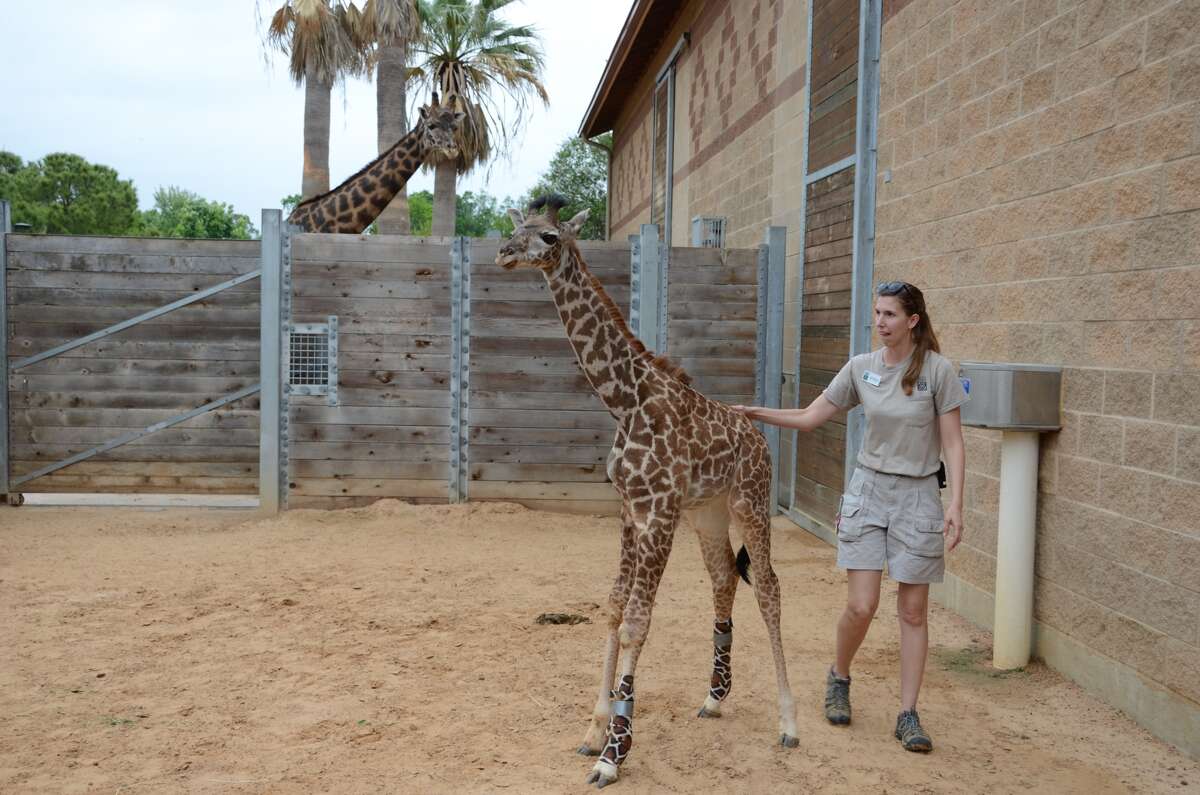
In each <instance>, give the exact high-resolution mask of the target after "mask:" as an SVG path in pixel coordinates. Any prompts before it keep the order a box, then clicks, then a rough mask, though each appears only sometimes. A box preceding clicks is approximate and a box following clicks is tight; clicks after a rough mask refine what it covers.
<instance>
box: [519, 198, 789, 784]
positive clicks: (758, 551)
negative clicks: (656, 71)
mask: <svg viewBox="0 0 1200 795" xmlns="http://www.w3.org/2000/svg"><path fill="white" fill-rule="evenodd" d="M562 203H563V202H562V201H561V200H560V199H555V198H552V199H550V200H547V201H543V202H540V203H535V205H533V206H532V208H534V209H542V208H544V210H545V211H544V212H540V213H531V214H530V215H529V216H528V217H527V216H525V215H524V214H523V213H521V212H520V211H518V210H510V211H509V213H510V215H511V216H512V218H513V223H514V226H515V231H514V232H513V236H512V238H511V239H510V240H508V241H507V242H506V243H505V244H504V245H502V246H501V248H500V251H499V253H498V254H497V257H496V262H497V264H499V265H500V266H502V267H504V268H506V269H512V268H516V267H529V268H536V269H538V270H540V271H541V272H542V274H543V276H544V277H545V279H546V281H547V285H548V287H549V290H550V294H551V296H552V297H553V299H554V303H555V305H556V306H557V308H558V315H559V318H560V320H561V321H562V323H563V327H564V329H565V330H566V334H567V338H568V340H569V341H570V343H571V346H572V348H573V349H574V351H575V355H576V358H577V360H578V362H579V365H580V367H581V369H582V370H583V373H584V375H585V376H586V378H587V380H588V382H589V383H590V384H591V386H592V388H593V389H594V390H595V392H596V395H597V396H598V397H599V398H600V400H602V401H603V402H604V405H605V407H606V408H607V409H608V411H609V413H610V414H612V416H613V418H614V419H615V420H616V423H617V432H616V438H615V439H614V441H613V447H612V450H611V452H610V453H609V456H608V466H607V469H608V476H609V478H610V480H611V481H612V483H613V487H614V488H615V489H616V491H617V493H618V494H619V495H620V497H621V503H622V508H621V514H622V527H621V555H620V564H619V569H618V574H617V578H616V581H615V582H614V584H613V588H612V591H611V593H610V594H609V602H608V612H609V627H608V629H609V631H608V637H607V641H606V649H605V655H604V666H603V672H602V674H601V682H600V690H599V694H598V698H597V702H596V707H595V709H594V711H593V715H592V722H591V725H590V726H589V728H588V732H587V735H586V737H585V739H584V743H583V746H582V747H581V748H580V752H581V753H585V754H589V755H597V754H599V755H600V759H599V760H597V762H596V763H595V766H594V767H593V769H592V772H591V774H590V776H589V778H588V780H589V782H592V783H595V784H596V785H597V786H601V787H603V786H605V785H607V784H610V783H612V782H613V781H615V780H616V779H617V777H618V773H619V766H620V763H621V761H623V760H624V758H625V756H626V754H627V753H628V752H629V749H630V748H631V747H632V744H633V727H632V723H633V721H632V706H628V711H629V714H628V715H627V716H626V715H616V714H615V713H614V712H613V708H612V701H613V697H614V693H613V691H612V687H613V684H614V681H616V676H617V663H618V657H619V658H620V677H621V678H620V683H621V686H620V692H621V695H620V696H619V697H618V699H619V700H621V701H627V700H628V701H631V700H632V698H633V683H634V672H635V669H636V667H637V659H638V656H639V655H640V653H641V649H642V646H643V644H644V642H645V639H646V636H647V633H648V632H649V629H650V618H651V613H652V610H653V607H654V598H655V594H656V592H657V590H658V585H659V582H660V580H661V578H662V573H663V570H664V569H665V567H666V564H667V558H668V556H669V555H670V553H671V545H672V543H673V542H674V539H675V528H676V527H677V526H678V524H679V523H680V522H681V521H686V522H688V523H690V524H691V525H692V526H693V527H694V528H695V530H696V532H697V536H698V538H699V540H700V545H701V551H702V553H703V557H704V562H705V565H706V567H707V568H708V572H709V576H710V578H711V580H712V588H713V610H714V621H715V622H716V623H715V624H714V626H716V627H717V628H718V631H719V632H720V633H723V632H724V629H722V628H723V627H726V626H727V627H728V630H729V632H730V633H732V623H731V614H732V610H733V599H734V594H735V592H736V589H737V568H736V565H735V559H734V554H733V549H732V547H731V545H730V540H729V524H730V521H731V519H732V520H733V521H735V522H737V524H738V525H739V527H740V529H741V531H742V539H743V541H744V544H745V546H746V551H747V552H748V554H749V557H750V561H751V565H752V566H753V570H754V572H755V577H754V583H753V584H754V591H755V596H756V598H757V600H758V605H759V609H760V612H761V613H762V616H763V620H764V621H765V623H766V625H767V630H768V635H769V638H770V642H771V651H772V655H773V657H774V660H775V671H776V680H777V685H778V688H779V730H780V739H781V742H782V743H783V744H784V745H786V746H788V747H794V746H795V745H797V744H798V742H799V741H798V738H797V729H796V716H795V703H794V701H793V699H792V694H791V689H790V687H789V685H788V681H787V667H786V664H785V662H784V657H783V642H782V640H781V637H780V631H779V623H780V598H779V581H778V578H777V577H776V576H775V572H774V570H773V569H772V568H771V534H770V532H771V528H770V510H769V508H770V505H769V503H770V490H771V489H770V485H771V461H770V456H769V453H768V449H767V443H766V439H765V437H764V436H763V434H762V432H761V431H759V430H758V429H757V428H756V427H754V425H753V423H751V422H750V420H748V419H747V418H746V417H745V416H743V415H742V414H740V413H738V412H735V411H734V410H733V409H731V408H730V407H729V406H726V405H725V404H722V403H719V402H717V401H714V400H710V399H709V398H707V397H705V396H704V395H702V394H700V393H699V392H697V391H696V390H695V389H693V388H692V387H691V386H690V384H689V381H688V378H687V376H686V374H684V373H683V372H682V371H681V370H679V369H678V368H676V367H674V366H673V365H672V364H671V363H670V362H668V361H666V360H665V359H663V358H661V357H655V356H654V355H653V354H652V353H650V352H648V351H647V350H646V349H645V347H644V346H643V345H642V343H641V342H640V341H639V340H637V338H636V337H634V335H633V333H632V332H631V331H630V330H629V327H628V326H627V325H626V324H625V321H624V318H622V316H621V313H620V310H618V309H617V306H616V305H615V304H614V303H613V302H612V299H611V298H609V296H608V295H607V294H606V293H605V291H604V289H603V287H602V286H601V285H600V282H599V281H598V280H597V279H596V278H595V277H594V276H593V275H592V274H591V273H590V272H589V271H588V268H587V265H586V263H585V262H584V260H583V257H582V255H581V254H580V251H579V247H578V246H577V245H576V243H575V235H576V234H577V232H578V230H579V228H580V227H581V226H582V225H583V222H584V220H586V216H587V213H586V211H585V212H583V213H580V214H579V215H577V216H576V217H574V218H572V219H571V220H570V221H568V222H566V223H561V222H559V220H558V217H557V213H558V209H559V208H560V207H561V205H562ZM729 658H730V643H729V642H723V643H721V644H716V643H714V668H713V676H712V680H711V687H710V690H709V693H708V695H707V697H706V698H705V701H704V705H703V707H701V710H700V715H701V716H703V717H718V716H719V715H720V714H721V700H722V699H723V698H724V697H725V696H726V695H727V694H728V692H729V689H730V687H731V683H732V672H731V669H730V667H729ZM623 709H625V708H624V707H623Z"/></svg>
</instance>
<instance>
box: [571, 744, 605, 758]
mask: <svg viewBox="0 0 1200 795" xmlns="http://www.w3.org/2000/svg"><path fill="white" fill-rule="evenodd" d="M575 753H577V754H579V755H580V756H600V749H598V748H592V747H591V746H590V745H586V744H585V745H581V746H579V750H577V751H576V752H575Z"/></svg>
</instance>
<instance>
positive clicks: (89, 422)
mask: <svg viewBox="0 0 1200 795" xmlns="http://www.w3.org/2000/svg"><path fill="white" fill-rule="evenodd" d="M6 249H7V250H6V255H7V293H8V296H7V298H8V306H7V315H8V317H7V321H8V322H7V328H6V329H5V332H6V334H7V349H8V364H9V365H10V366H11V365H13V364H17V363H19V362H20V361H21V360H23V359H26V358H29V357H32V356H35V355H37V354H39V353H42V352H44V351H48V350H51V349H54V348H55V347H57V346H60V345H63V344H64V343H67V342H68V341H70V340H72V339H75V338H79V337H82V336H84V335H87V334H90V333H92V332H95V331H97V330H98V329H102V328H104V327H107V326H110V325H113V324H116V323H120V322H122V321H126V320H128V319H130V318H131V317H134V316H137V315H139V314H142V313H145V312H148V311H150V310H153V309H154V308H155V307H158V306H161V305H164V304H168V303H170V302H171V301H175V300H177V299H179V298H180V297H181V296H186V295H188V294H193V293H196V292H198V291H201V290H203V289H205V288H207V287H211V286H212V285H215V284H218V283H220V282H224V281H227V280H230V279H233V278H234V277H237V276H242V275H245V274H247V273H249V272H251V271H254V270H255V269H256V268H258V267H259V253H260V244H259V243H258V242H256V241H244V242H243V241H204V240H158V239H140V238H115V237H66V236H42V235H25V234H10V235H7V237H6ZM258 346H259V287H258V284H257V283H256V282H254V281H249V282H247V283H246V284H244V285H239V286H236V287H232V288H230V289H229V290H226V291H223V292H221V293H219V294H217V295H214V296H213V297H211V298H209V299H205V300H203V301H198V302H196V303H193V304H191V305H189V306H187V307H184V308H181V309H178V310H176V311H174V312H171V313H169V314H165V315H163V316H161V317H156V318H152V319H149V320H147V321H146V322H144V323H139V324H138V325H136V326H133V327H131V328H127V329H124V330H122V331H120V332H118V333H115V334H112V335H108V336H105V337H102V338H100V339H98V340H96V341H94V342H91V343H89V344H87V345H83V346H80V347H77V348H74V349H72V350H67V351H65V352H63V353H61V354H59V355H56V356H53V357H51V358H47V359H44V360H41V361H37V362H34V363H31V364H28V365H25V366H19V367H16V368H15V369H12V370H11V372H10V374H9V376H8V380H9V384H8V394H7V403H8V425H9V440H8V441H9V446H8V459H9V470H8V471H9V476H10V478H12V479H13V480H20V478H22V477H23V476H26V475H28V474H30V473H33V472H35V471H37V470H39V469H41V468H44V467H46V466H47V465H51V464H54V463H55V462H58V461H62V460H64V459H67V458H69V457H71V456H73V455H76V454H79V453H81V452H83V451H86V450H88V449H90V448H94V447H95V446H97V445H101V444H103V443H105V442H107V441H109V440H111V439H113V438H115V437H120V436H121V435H123V434H127V433H131V432H136V431H138V430H139V429H143V428H146V427H147V426H150V425H152V424H153V423H155V422H158V421H160V420H162V419H165V418H168V417H171V416H173V415H176V414H178V413H180V412H184V411H187V410H189V409H193V408H195V407H196V406H198V405H202V404H205V403H208V402H210V401H213V400H216V399H218V398H220V397H221V396H222V395H226V394H229V393H233V392H236V391H237V390H239V389H243V388H244V387H246V386H248V385H251V384H254V383H255V382H257V381H258V369H259V362H258V358H259V347H258ZM258 443H259V427H258V401H257V398H255V397H247V398H244V399H242V400H239V401H236V402H233V403H230V404H229V405H228V406H226V407H224V408H221V409H219V410H217V411H212V412H208V413H206V414H203V415H200V416H197V417H195V418H193V419H190V420H188V421H187V422H184V423H182V424H180V425H176V426H174V427H171V428H167V429H165V430H161V431H158V432H156V433H153V434H150V435H146V436H144V437H142V438H140V439H137V440H135V441H132V442H130V443H129V444H127V445H123V446H121V447H118V448H116V449H113V450H110V451H108V452H105V453H103V454H101V455H97V456H95V457H93V458H90V459H88V460H86V461H81V462H80V463H76V464H73V465H71V466H69V467H66V468H64V469H60V470H57V471H55V472H52V473H50V474H47V475H44V476H41V477H38V478H35V479H33V480H30V481H27V482H22V483H20V484H19V485H17V486H16V487H14V488H13V489H12V490H13V491H22V492H45V491H89V492H94V491H119V492H176V493H180V492H193V493H205V492H208V493H248V494H253V493H255V492H257V490H258Z"/></svg>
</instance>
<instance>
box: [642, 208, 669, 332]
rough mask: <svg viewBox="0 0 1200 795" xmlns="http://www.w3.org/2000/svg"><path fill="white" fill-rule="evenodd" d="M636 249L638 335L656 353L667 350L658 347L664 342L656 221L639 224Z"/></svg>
mask: <svg viewBox="0 0 1200 795" xmlns="http://www.w3.org/2000/svg"><path fill="white" fill-rule="evenodd" d="M638 252H639V256H638V266H639V268H638V269H639V284H638V292H639V293H640V295H639V296H638V308H639V318H638V338H639V339H641V341H642V343H643V344H645V346H646V347H647V348H649V349H650V350H652V351H654V352H655V353H666V351H665V350H663V349H662V348H660V347H659V345H660V343H661V342H662V341H663V340H662V338H661V337H660V335H659V330H660V329H661V328H662V315H661V311H662V308H663V306H664V304H665V301H664V299H663V296H662V255H661V253H660V251H659V244H658V225H657V224H642V233H641V237H640V239H639V242H638Z"/></svg>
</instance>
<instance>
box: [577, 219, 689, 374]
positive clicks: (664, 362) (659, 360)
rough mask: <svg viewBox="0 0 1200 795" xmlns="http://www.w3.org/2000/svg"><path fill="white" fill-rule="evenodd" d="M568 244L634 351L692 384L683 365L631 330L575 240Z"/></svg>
mask: <svg viewBox="0 0 1200 795" xmlns="http://www.w3.org/2000/svg"><path fill="white" fill-rule="evenodd" d="M568 245H569V246H570V247H571V248H572V249H573V250H574V254H575V260H576V261H577V262H578V263H579V266H580V269H581V270H582V271H583V274H584V276H586V277H587V278H588V280H589V282H590V283H591V285H592V288H593V289H594V290H595V291H596V294H597V295H599V296H600V302H601V304H603V305H604V308H605V310H606V311H607V312H608V316H609V318H610V319H611V320H612V321H613V323H615V324H616V326H617V328H618V329H620V330H621V336H623V337H624V338H625V341H626V342H628V343H629V345H630V347H632V348H633V350H634V352H635V353H636V354H637V355H638V356H639V357H640V358H641V359H642V360H643V361H647V362H650V364H651V365H653V366H654V367H655V368H656V369H658V370H661V371H662V372H664V373H666V374H667V375H669V376H671V377H672V378H674V379H675V380H677V381H679V382H680V383H682V384H684V385H687V384H691V383H692V377H691V376H690V375H688V373H687V371H686V370H684V369H683V367H681V366H680V365H678V364H676V363H675V362H673V361H671V360H670V359H669V358H667V357H666V356H660V355H657V354H654V353H651V352H650V351H649V350H647V349H646V345H645V344H644V343H643V342H642V341H641V340H640V339H638V338H637V335H635V334H634V333H633V332H632V331H630V330H629V325H628V324H627V323H626V322H625V316H624V315H622V314H621V310H620V308H619V307H618V306H617V304H616V302H615V301H613V300H612V298H611V297H610V296H609V294H608V291H607V290H605V289H604V285H602V284H600V280H599V279H598V278H596V275H595V274H594V273H592V272H591V271H590V270H589V269H588V267H587V263H585V262H584V260H583V255H582V254H581V253H580V251H579V247H578V246H577V245H575V241H574V240H571V241H569V243H568Z"/></svg>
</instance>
